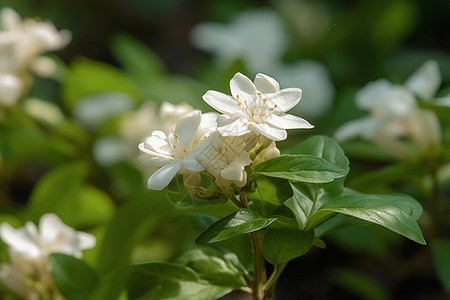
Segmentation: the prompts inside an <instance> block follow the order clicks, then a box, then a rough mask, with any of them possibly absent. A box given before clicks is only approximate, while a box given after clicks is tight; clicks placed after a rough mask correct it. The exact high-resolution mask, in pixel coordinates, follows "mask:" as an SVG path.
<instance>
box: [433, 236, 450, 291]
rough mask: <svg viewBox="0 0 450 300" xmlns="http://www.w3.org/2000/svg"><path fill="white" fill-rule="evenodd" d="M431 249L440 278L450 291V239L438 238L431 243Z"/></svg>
mask: <svg viewBox="0 0 450 300" xmlns="http://www.w3.org/2000/svg"><path fill="white" fill-rule="evenodd" d="M431 251H432V252H431V253H432V255H433V261H434V266H435V268H436V272H437V274H438V278H439V280H440V281H441V283H442V285H443V286H444V288H445V290H446V291H447V293H450V241H448V240H443V239H436V240H435V241H433V243H432V244H431Z"/></svg>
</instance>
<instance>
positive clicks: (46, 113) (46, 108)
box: [24, 98, 64, 125]
mask: <svg viewBox="0 0 450 300" xmlns="http://www.w3.org/2000/svg"><path fill="white" fill-rule="evenodd" d="M24 108H25V111H26V112H27V113H28V114H30V115H31V116H32V117H33V118H35V119H38V120H41V121H44V122H47V123H49V124H52V125H58V124H60V123H61V122H62V121H63V120H64V115H63V113H62V111H61V110H60V109H59V107H58V106H56V105H54V104H52V103H50V102H47V101H43V100H41V99H38V98H28V99H27V100H26V101H25V105H24Z"/></svg>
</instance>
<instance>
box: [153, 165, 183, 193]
mask: <svg viewBox="0 0 450 300" xmlns="http://www.w3.org/2000/svg"><path fill="white" fill-rule="evenodd" d="M180 167H181V160H179V159H176V160H174V161H173V162H172V163H170V164H168V165H167V166H164V167H162V168H161V169H159V170H158V171H156V172H155V173H153V175H152V176H151V177H150V178H149V179H148V182H147V187H148V188H149V189H150V190H157V191H160V190H162V189H163V188H165V187H166V186H167V185H168V184H169V183H170V182H171V181H172V179H173V178H174V177H175V175H176V174H177V172H178V170H180Z"/></svg>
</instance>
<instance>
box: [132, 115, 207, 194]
mask: <svg viewBox="0 0 450 300" xmlns="http://www.w3.org/2000/svg"><path fill="white" fill-rule="evenodd" d="M215 128H216V115H215V114H204V115H202V114H201V112H200V111H199V110H195V111H193V112H191V113H189V114H187V115H184V116H183V117H182V118H180V119H179V120H178V122H177V123H176V125H175V129H174V131H173V132H171V133H169V134H168V135H166V133H164V132H162V131H153V132H152V135H151V136H150V137H148V138H147V139H146V140H145V141H144V142H143V143H140V144H139V149H140V150H141V151H142V153H143V154H142V155H141V157H140V160H141V161H142V162H143V163H144V164H146V165H147V166H149V167H150V168H151V169H154V170H155V169H156V172H154V173H153V175H151V177H150V178H149V180H148V183H147V186H148V188H149V189H152V190H162V189H163V188H165V187H166V186H167V185H168V184H169V183H170V181H172V179H173V177H175V175H176V174H177V173H180V174H188V175H189V177H191V175H192V174H190V173H196V172H200V171H203V169H204V167H203V166H202V165H201V164H200V163H199V162H198V161H197V160H196V158H195V151H192V150H193V149H194V148H195V147H196V146H197V145H198V143H199V142H200V141H201V140H202V139H205V138H206V137H207V136H208V135H209V133H210V132H212V131H214V130H215ZM197 175H198V176H197ZM192 176H194V175H192ZM195 177H196V180H198V181H199V180H200V175H199V174H196V175H195ZM190 184H192V178H191V182H190Z"/></svg>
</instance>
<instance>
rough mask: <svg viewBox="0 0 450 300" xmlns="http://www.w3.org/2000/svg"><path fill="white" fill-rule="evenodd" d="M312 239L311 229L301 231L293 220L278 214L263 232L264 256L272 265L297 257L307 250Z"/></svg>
mask: <svg viewBox="0 0 450 300" xmlns="http://www.w3.org/2000/svg"><path fill="white" fill-rule="evenodd" d="M313 240H314V233H313V231H312V230H310V231H303V230H301V229H299V228H298V226H297V223H296V222H295V220H292V219H289V218H285V217H282V216H280V217H279V218H278V219H277V221H275V222H274V223H273V224H272V225H271V226H270V227H269V228H267V230H266V232H265V233H264V236H263V240H262V248H263V254H264V257H265V258H266V259H267V261H268V262H270V263H271V264H273V265H278V264H281V263H285V262H288V261H290V260H291V259H294V258H297V257H300V256H302V255H303V254H305V253H306V252H308V250H309V249H310V248H311V246H312V243H313Z"/></svg>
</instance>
